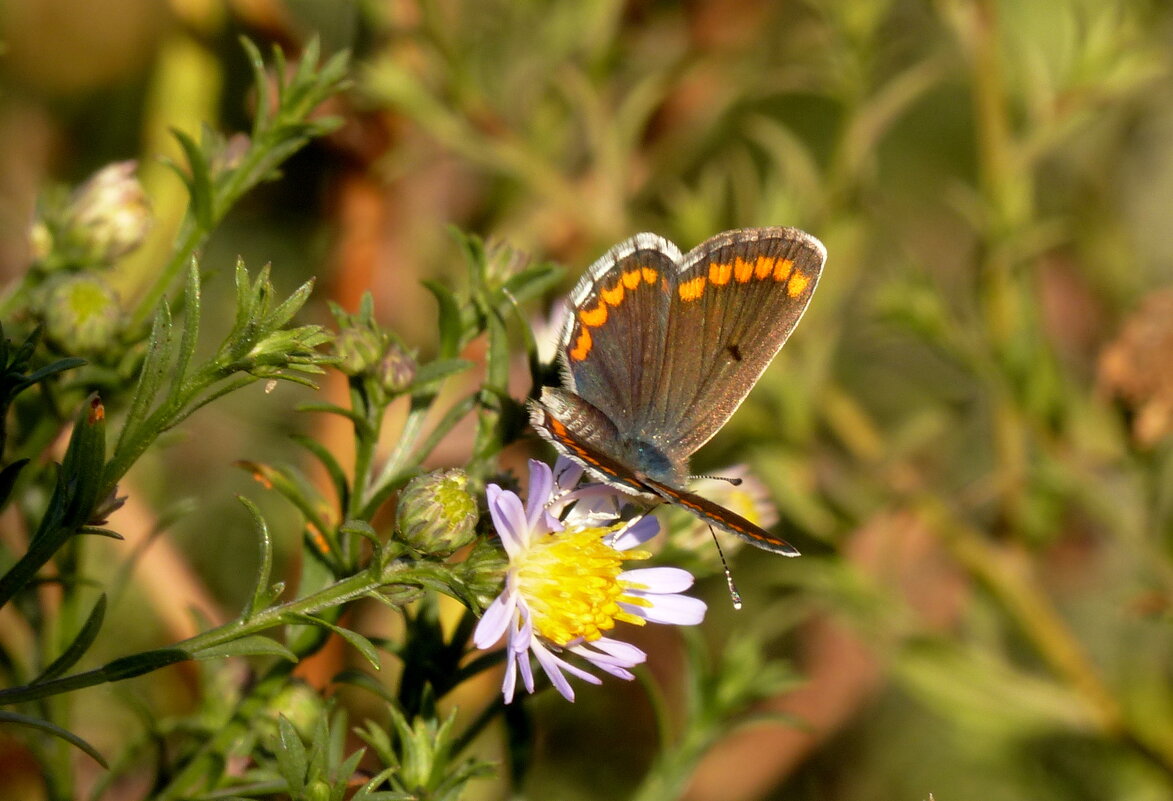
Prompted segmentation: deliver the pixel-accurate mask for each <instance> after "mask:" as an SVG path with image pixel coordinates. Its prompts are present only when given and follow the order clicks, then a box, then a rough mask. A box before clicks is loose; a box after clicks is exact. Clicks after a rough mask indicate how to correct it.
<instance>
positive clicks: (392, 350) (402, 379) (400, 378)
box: [375, 342, 416, 395]
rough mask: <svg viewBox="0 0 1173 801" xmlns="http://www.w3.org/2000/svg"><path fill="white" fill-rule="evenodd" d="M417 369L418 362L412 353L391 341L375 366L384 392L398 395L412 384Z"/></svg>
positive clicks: (376, 375) (376, 376) (376, 374)
mask: <svg viewBox="0 0 1173 801" xmlns="http://www.w3.org/2000/svg"><path fill="white" fill-rule="evenodd" d="M415 369H416V362H415V359H414V358H413V357H412V355H411V354H410V353H408V352H407V351H406V350H404V349H403V348H402V347H400V346H399V345H398V344H396V343H395V342H391V343H389V344H388V345H387V349H386V350H385V351H384V352H383V358H382V359H380V360H379V364H378V366H377V367H376V368H375V378H377V379H378V381H379V386H381V387H382V388H383V391H384V392H386V393H387V394H389V395H398V394H399V393H400V392H403V391H404V390H405V389H407V388H408V387H409V386H411V382H412V381H413V380H414V379H415Z"/></svg>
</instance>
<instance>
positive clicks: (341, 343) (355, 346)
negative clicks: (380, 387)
mask: <svg viewBox="0 0 1173 801" xmlns="http://www.w3.org/2000/svg"><path fill="white" fill-rule="evenodd" d="M382 350H383V343H382V341H381V337H380V336H379V334H378V332H377V331H372V330H371V329H370V328H367V327H365V326H361V325H356V326H350V327H349V328H344V329H342V330H341V331H339V332H338V336H337V337H336V338H335V339H334V355H335V356H337V357H338V369H339V370H341V371H342V372H343V373H344V374H346V375H349V376H357V375H364V374H366V373H368V372H370V371H371V370H372V369H374V367H375V365H376V364H377V363H378V361H379V356H380V354H381V352H382Z"/></svg>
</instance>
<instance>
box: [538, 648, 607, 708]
mask: <svg viewBox="0 0 1173 801" xmlns="http://www.w3.org/2000/svg"><path fill="white" fill-rule="evenodd" d="M532 650H533V654H534V656H536V657H537V658H538V664H539V665H541V666H542V670H543V671H545V673H546V675H547V676H549V677H550V683H551V684H553V685H554V689H555V690H557V691H558V692H559V693H560V694H561V695H562V697H563V698H565V699H566V700H567V701H573V700H574V688H573V687H571V686H570V682H568V681H567V680H566V677H565V676H563V675H562V670H561V668H569V667H570V665H568V664H566V662H564V661H563V660H561V659H559V658H558V657H556V656H554V654H552V653H550V652H549V651H547V650H546V649H545V647H544V646H542V644H541V643H539V642H538V641H537V640H534V647H533V649H532ZM591 678H594V677H593V676H592V677H591ZM530 692H531V693H532V692H533V690H532V689H531V690H530Z"/></svg>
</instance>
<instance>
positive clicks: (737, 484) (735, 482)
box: [688, 476, 741, 487]
mask: <svg viewBox="0 0 1173 801" xmlns="http://www.w3.org/2000/svg"><path fill="white" fill-rule="evenodd" d="M698 478H710V479H712V480H713V481H728V482H729V483H730V484H732V485H733V486H735V487H740V486H741V479H740V478H738V477H737V476H689V477H688V480H689V481H692V480H694V479H698Z"/></svg>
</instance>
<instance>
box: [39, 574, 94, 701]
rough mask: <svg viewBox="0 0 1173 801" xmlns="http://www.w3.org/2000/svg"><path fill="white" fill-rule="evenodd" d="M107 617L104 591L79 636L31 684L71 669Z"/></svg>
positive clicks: (53, 677)
mask: <svg viewBox="0 0 1173 801" xmlns="http://www.w3.org/2000/svg"><path fill="white" fill-rule="evenodd" d="M105 617H106V594H105V593H102V594H101V595H100V596H98V600H97V602H96V603H95V604H94V608H93V609H91V610H90V614H89V616H88V617H86V622H85V623H84V624H82V627H81V630H80V631H78V633H77V636H76V637H74V638H73V642H71V643H70V644H69V647H68V648H66V649H65V651H63V652H62V654H61V656H59V657H57V658H56V659H54V660H53V662H52V663H50V665H49V666H48V667H47V668H45V669H44V670H43V671H42V672H41V675H39V676H37V677H36V678H35V679H33V680H32V681H31V682H29V683H30V684H41V683H43V682H46V681H49V680H50V679H55V678H57V677H58V676H60V675H61V674H63V673H64V672H65V671H67V670H69V669H70V668H71V667H73V666H74V665H75V664H77V661H78V660H79V659H81V658H82V656H83V655H84V654H85V652H86V651H88V650H89V648H90V646H91V645H92V644H93V642H94V639H95V638H96V637H97V636H98V632H99V631H101V629H102V621H103V620H105Z"/></svg>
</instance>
